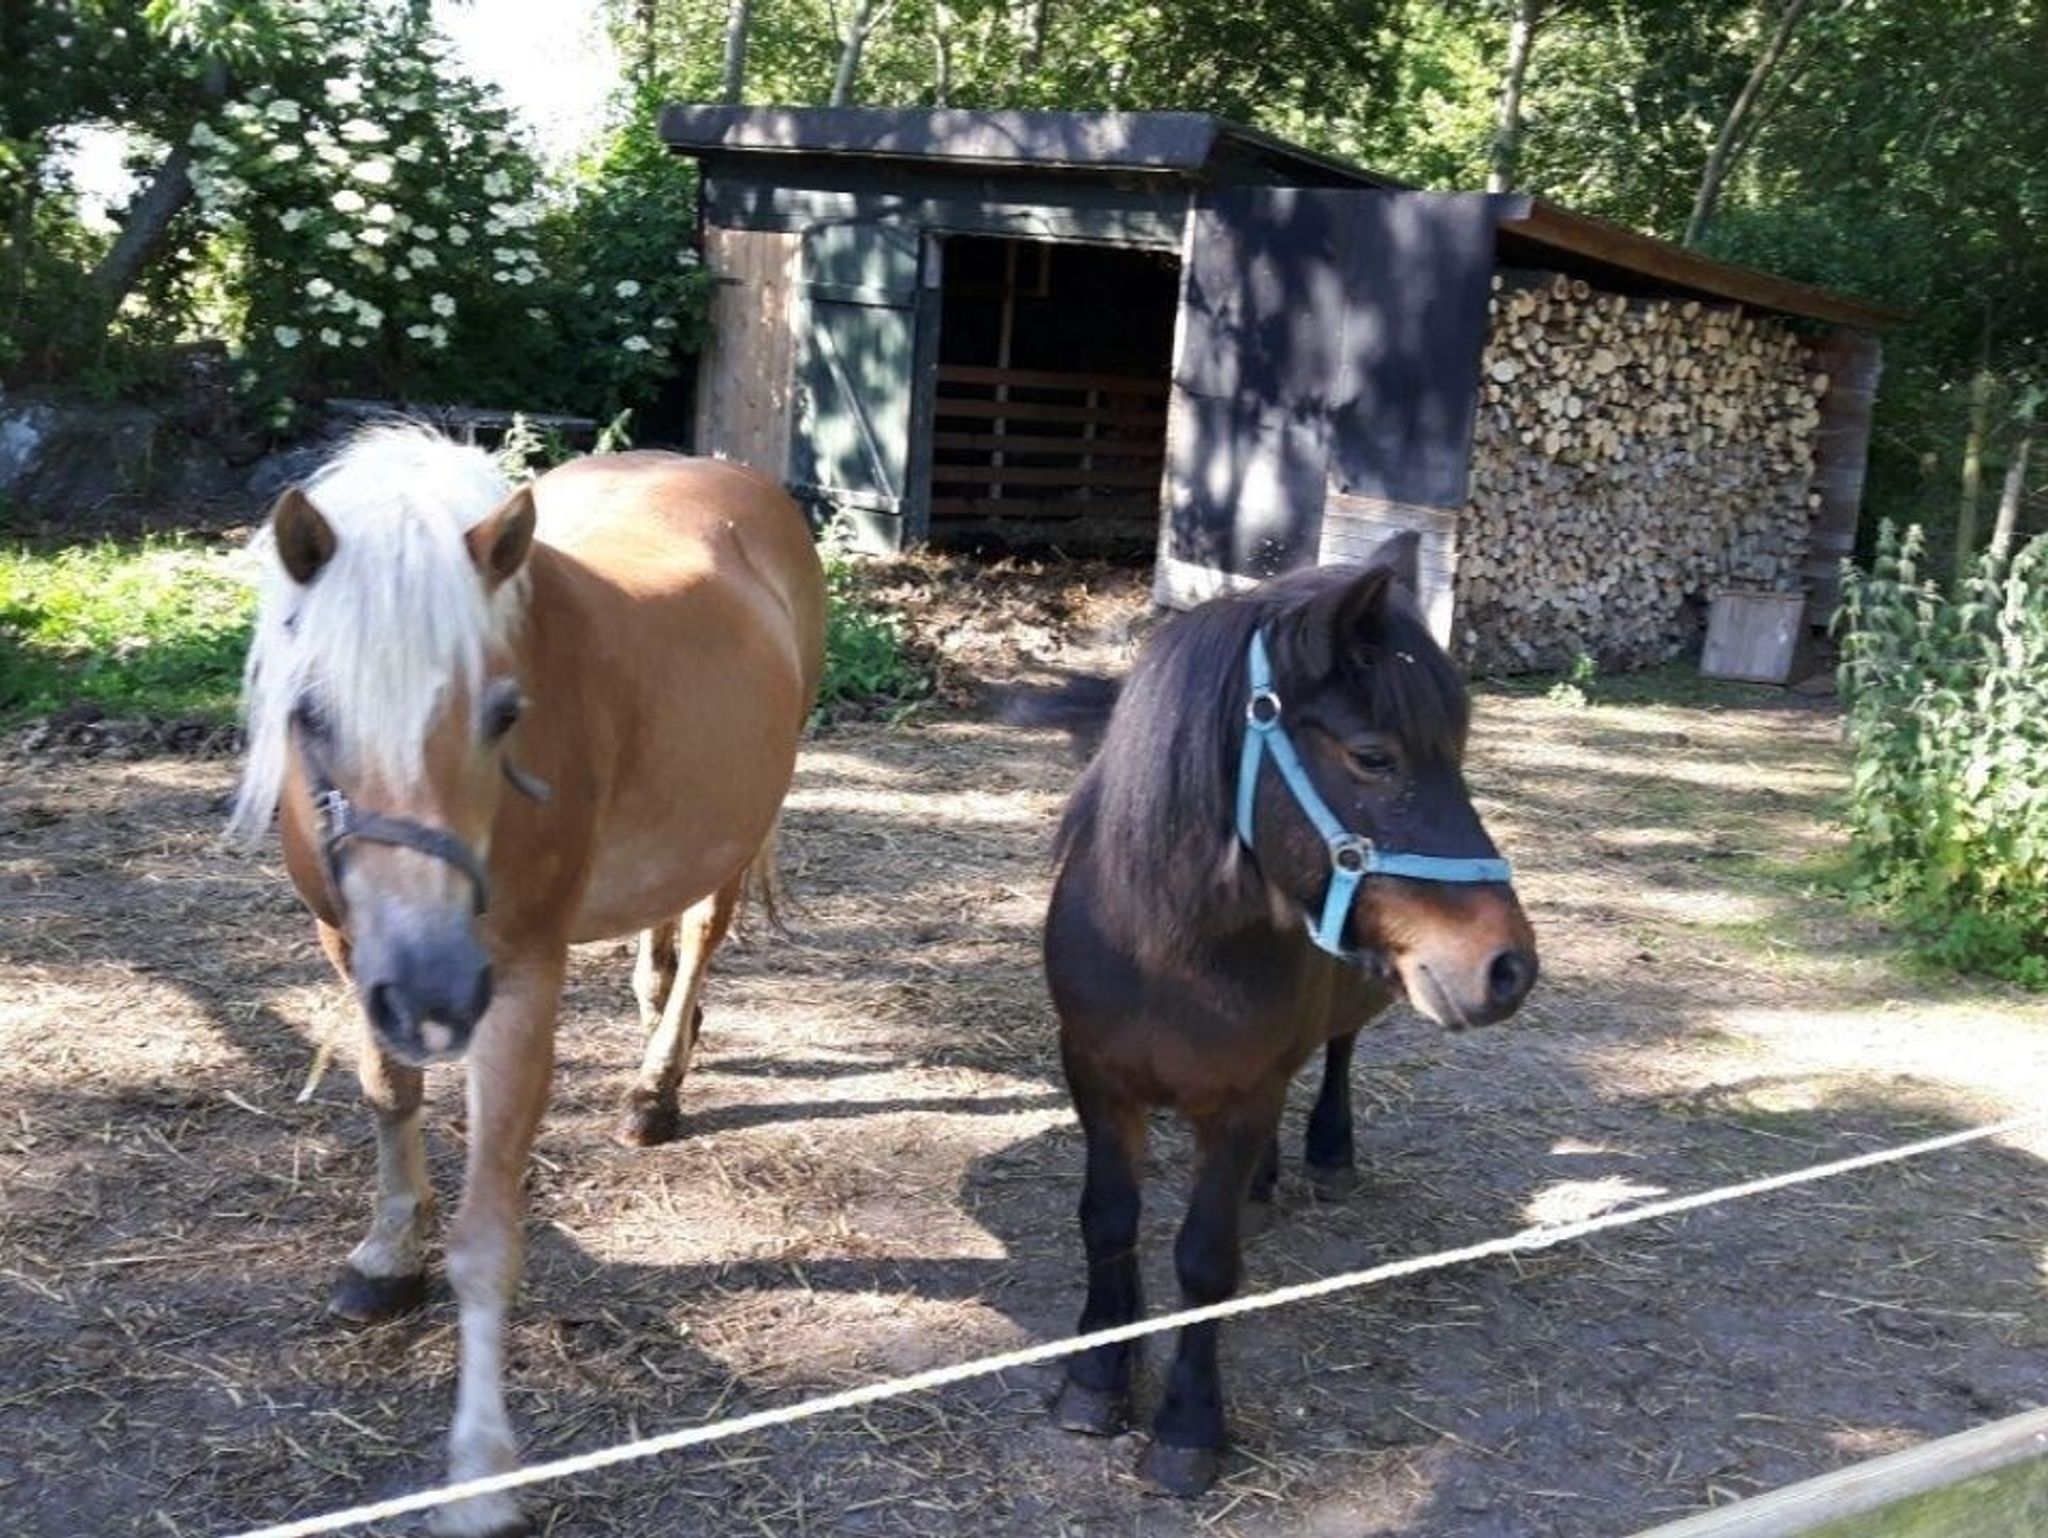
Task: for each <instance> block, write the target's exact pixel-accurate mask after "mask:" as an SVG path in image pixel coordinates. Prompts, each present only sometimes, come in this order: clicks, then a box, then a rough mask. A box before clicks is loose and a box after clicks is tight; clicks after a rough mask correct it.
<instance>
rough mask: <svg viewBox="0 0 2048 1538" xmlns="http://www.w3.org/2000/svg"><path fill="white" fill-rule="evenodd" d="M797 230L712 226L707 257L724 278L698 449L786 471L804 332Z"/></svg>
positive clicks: (701, 393)
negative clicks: (797, 317)
mask: <svg viewBox="0 0 2048 1538" xmlns="http://www.w3.org/2000/svg"><path fill="white" fill-rule="evenodd" d="M796 250H797V237H796V236H795V235H788V234H780V233H776V232H771V231H759V230H732V229H720V228H717V227H715V226H714V227H712V228H709V229H707V230H705V232H704V259H705V262H706V263H707V264H708V265H709V267H710V269H711V271H712V273H713V274H714V275H715V276H716V277H717V278H718V280H719V281H718V284H717V286H716V287H715V288H714V289H713V290H712V296H711V336H712V342H711V344H710V345H709V346H708V347H707V348H706V349H705V350H704V353H703V355H702V358H701V359H700V361H699V364H698V376H697V440H696V441H697V452H698V453H700V454H722V455H724V456H725V457H726V458H728V459H735V460H738V461H739V462H740V463H741V464H745V465H751V466H753V467H754V468H755V469H756V470H760V471H762V472H763V473H764V474H768V475H772V476H775V477H777V478H778V479H779V478H781V477H783V476H786V475H787V474H788V472H789V434H790V419H791V411H792V406H793V401H794V388H793V386H794V379H793V375H792V368H793V361H794V353H793V348H794V346H795V340H796V333H795V329H794V326H793V324H792V317H791V313H790V297H791V292H792V289H793V286H794V283H795V275H796Z"/></svg>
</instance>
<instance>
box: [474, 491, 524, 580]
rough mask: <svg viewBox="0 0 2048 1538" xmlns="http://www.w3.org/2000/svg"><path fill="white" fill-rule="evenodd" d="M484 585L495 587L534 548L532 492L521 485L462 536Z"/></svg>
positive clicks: (511, 572)
mask: <svg viewBox="0 0 2048 1538" xmlns="http://www.w3.org/2000/svg"><path fill="white" fill-rule="evenodd" d="M462 538H463V541H464V543H466V544H467V545H468V546H469V558H470V559H471V560H472V561H474V562H475V563H476V569H477V571H478V572H479V573H481V574H482V576H483V579H484V586H486V587H488V588H492V589H495V588H496V587H497V586H498V584H499V583H501V582H503V581H505V580H506V578H508V577H510V576H511V575H512V574H513V573H514V572H516V571H518V570H519V568H520V566H521V565H523V564H524V563H525V561H526V553H527V552H528V551H529V550H531V549H532V548H533V492H532V491H531V489H529V488H528V487H525V486H521V487H520V488H519V489H518V490H517V491H515V492H513V493H512V495H511V496H509V497H507V498H506V499H505V502H504V505H503V506H502V507H500V508H499V509H498V510H497V511H496V512H494V513H492V514H491V515H490V517H488V518H486V519H484V520H483V522H481V523H479V524H477V525H476V526H475V527H474V528H472V529H471V530H470V531H469V532H468V533H467V534H465V535H463V536H462Z"/></svg>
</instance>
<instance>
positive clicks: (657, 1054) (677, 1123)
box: [619, 877, 744, 1147]
mask: <svg viewBox="0 0 2048 1538" xmlns="http://www.w3.org/2000/svg"><path fill="white" fill-rule="evenodd" d="M743 880H744V878H742V877H735V878H734V879H733V880H732V881H731V882H729V883H728V884H727V885H725V886H723V887H720V888H719V889H718V890H717V891H716V892H714V893H713V894H712V895H711V896H709V897H707V898H705V899H704V900H703V901H702V902H700V903H698V904H697V905H696V906H695V907H693V908H691V909H689V910H688V911H687V912H686V913H684V914H683V916H682V918H680V919H679V920H677V921H676V922H675V923H674V924H672V925H664V926H662V928H661V929H658V930H657V929H650V930H648V931H647V933H646V934H645V935H643V936H642V937H641V945H640V958H641V959H640V967H639V968H638V969H637V970H636V971H635V973H634V978H633V986H634V989H635V991H636V992H638V993H639V994H640V1009H641V1018H642V1020H645V1019H646V1018H647V1015H648V998H649V993H650V991H651V990H650V989H649V988H643V986H642V981H641V979H642V975H643V974H645V973H648V972H650V971H652V972H653V973H654V974H655V977H656V980H658V977H659V974H660V972H661V971H662V970H663V967H662V961H663V957H662V954H661V951H662V946H661V937H662V936H663V934H664V932H665V933H666V936H667V940H668V949H667V965H666V968H665V970H666V972H667V976H668V986H667V987H666V989H665V990H663V992H662V993H661V995H660V998H661V1012H660V1014H659V1016H657V1017H656V1018H655V1020H654V1022H653V1024H652V1026H651V1027H650V1029H649V1030H648V1033H647V1050H646V1052H645V1053H644V1054H642V1056H641V1059H640V1075H639V1077H638V1078H636V1079H635V1080H634V1081H633V1087H632V1089H631V1090H629V1091H628V1092H627V1094H626V1105H625V1115H624V1118H623V1119H622V1120H621V1122H620V1124H619V1141H621V1142H623V1143H630V1144H633V1145H635V1146H637V1147H649V1146H652V1145H653V1144H656V1143H667V1142H671V1141H673V1140H674V1138H675V1136H676V1134H677V1133H678V1132H680V1131H681V1130H682V1114H683V1113H682V1108H681V1106H680V1105H679V1104H678V1103H677V1094H678V1092H679V1091H680V1090H681V1088H682V1083H683V1075H684V1074H686V1073H688V1072H689V1071H690V1052H691V1050H692V1049H693V1048H694V1047H695V1046H696V1045H697V1033H698V1031H699V1030H700V1029H701V1028H702V1027H703V1024H704V1006H703V1004H702V1003H701V1002H700V1000H701V999H702V997H703V993H704V974H705V973H706V972H707V971H709V970H710V967H711V957H712V955H713V953H715V952H716V951H717V949H718V946H719V943H720V942H721V941H722V940H724V939H725V933H726V931H727V930H728V929H730V928H731V927H732V919H733V915H734V914H735V913H737V912H738V911H739V904H740V889H741V886H742V883H743ZM650 952H652V953H653V955H652V957H651V958H650V954H649V953H650Z"/></svg>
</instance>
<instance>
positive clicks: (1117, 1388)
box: [1052, 1068, 1145, 1436]
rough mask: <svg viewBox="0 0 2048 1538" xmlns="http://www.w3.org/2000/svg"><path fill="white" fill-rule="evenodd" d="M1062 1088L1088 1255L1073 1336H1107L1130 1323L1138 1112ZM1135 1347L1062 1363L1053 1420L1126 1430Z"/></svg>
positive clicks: (1097, 1431) (1101, 1432)
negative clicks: (1074, 1141)
mask: <svg viewBox="0 0 2048 1538" xmlns="http://www.w3.org/2000/svg"><path fill="white" fill-rule="evenodd" d="M1068 1082H1069V1084H1070V1085H1071V1086H1072V1087H1073V1091H1074V1106H1075V1110H1076V1112H1077V1113H1078V1114H1079V1116H1080V1118H1081V1128H1082V1131H1083V1132H1084V1133H1085V1134H1086V1136H1087V1139H1088V1171H1087V1174H1086V1176H1085V1177H1084V1178H1083V1180H1082V1183H1081V1243H1082V1245H1083V1247H1084V1248H1085V1249H1086V1250H1087V1253H1088V1301H1087V1302H1086V1303H1085V1304H1084V1305H1082V1308H1081V1325H1080V1328H1081V1329H1082V1330H1084V1331H1087V1330H1101V1329H1107V1328H1108V1327H1109V1326H1111V1325H1118V1324H1128V1323H1129V1322H1130V1321H1131V1320H1133V1319H1135V1318H1137V1317H1138V1310H1139V1308H1140V1307H1141V1306H1142V1300H1141V1297H1140V1294H1139V1288H1138V1201H1139V1195H1138V1160H1139V1157H1140V1155H1141V1153H1142V1151H1143V1149H1144V1146H1145V1118H1144V1112H1143V1111H1142V1110H1141V1109H1140V1108H1139V1107H1137V1106H1135V1105H1133V1104H1131V1103H1130V1102H1129V1101H1126V1100H1122V1099H1113V1098H1111V1097H1109V1096H1108V1095H1105V1094H1102V1093H1100V1092H1099V1091H1097V1090H1095V1089H1093V1088H1091V1087H1084V1083H1083V1081H1082V1080H1081V1079H1080V1078H1079V1077H1078V1076H1077V1075H1076V1074H1075V1073H1074V1072H1073V1071H1072V1070H1071V1068H1070V1070H1069V1072H1068ZM1136 1352H1137V1345H1136V1343H1135V1342H1126V1343H1124V1344H1123V1345H1119V1346H1098V1347H1096V1348H1095V1349H1094V1350H1093V1351H1084V1352H1082V1353H1080V1354H1079V1355H1078V1356H1072V1357H1069V1358H1068V1359H1067V1376H1066V1381H1065V1383H1063V1384H1062V1385H1061V1387H1060V1394H1059V1398H1058V1399H1057V1400H1056V1401H1055V1402H1054V1404H1053V1411H1052V1413H1053V1420H1054V1422H1055V1423H1056V1424H1058V1425H1059V1426H1061V1427H1062V1428H1064V1429H1065V1430H1068V1431H1083V1432H1087V1433H1088V1434H1089V1435H1091V1436H1115V1435H1116V1434H1117V1433H1119V1432H1121V1431H1122V1430H1124V1428H1125V1427H1126V1426H1128V1425H1129V1424H1130V1414H1131V1362H1132V1359H1133V1357H1134V1356H1135V1354H1136Z"/></svg>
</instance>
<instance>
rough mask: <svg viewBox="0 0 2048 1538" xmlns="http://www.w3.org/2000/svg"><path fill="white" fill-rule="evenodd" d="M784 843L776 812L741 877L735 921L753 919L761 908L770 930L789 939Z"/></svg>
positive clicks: (780, 822) (780, 819)
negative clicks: (783, 916)
mask: <svg viewBox="0 0 2048 1538" xmlns="http://www.w3.org/2000/svg"><path fill="white" fill-rule="evenodd" d="M781 845H782V818H781V817H780V816H777V817H776V819H775V821H774V822H773V823H772V824H771V825H770V826H769V829H768V836H767V837H766V838H764V839H762V840H761V847H760V848H759V849H757V850H755V851H754V858H753V859H752V860H750V861H748V862H747V869H746V872H745V874H744V875H742V876H741V877H740V903H739V909H738V911H737V912H736V913H735V914H734V915H733V920H734V922H735V923H736V924H742V923H750V922H751V920H752V917H753V915H754V914H755V913H756V912H759V914H760V915H761V918H762V919H763V921H764V922H766V924H767V925H768V928H769V929H770V931H772V932H773V933H774V934H775V935H777V936H778V937H781V938H784V939H786V938H788V936H789V926H788V925H787V924H785V923H783V921H782V913H783V909H784V908H785V907H786V906H788V901H789V891H788V889H787V888H786V887H785V886H783V884H782V861H781V852H782V851H781Z"/></svg>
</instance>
